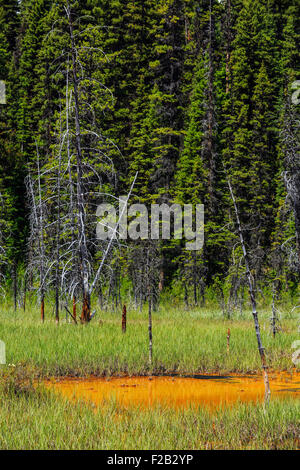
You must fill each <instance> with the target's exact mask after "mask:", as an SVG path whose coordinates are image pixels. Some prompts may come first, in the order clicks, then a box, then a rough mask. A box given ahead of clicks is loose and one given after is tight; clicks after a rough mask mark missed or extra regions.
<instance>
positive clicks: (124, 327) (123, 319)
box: [122, 305, 127, 333]
mask: <svg viewBox="0 0 300 470" xmlns="http://www.w3.org/2000/svg"><path fill="white" fill-rule="evenodd" d="M126 313H127V311H126V305H123V312H122V333H126Z"/></svg>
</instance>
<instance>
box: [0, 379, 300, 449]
mask: <svg viewBox="0 0 300 470" xmlns="http://www.w3.org/2000/svg"><path fill="white" fill-rule="evenodd" d="M0 392H1V395H0V396H1V399H0V400H1V406H0V430H1V432H0V448H1V449H50V450H51V449H114V450H116V449H118V450H132V449H137V450H139V449H141V450H145V449H159V450H161V449H172V450H191V449H193V450H194V449H198V450H201V449H297V448H299V426H300V403H299V401H291V400H287V401H285V402H282V401H276V400H275V401H272V402H271V403H270V405H269V407H268V409H267V411H265V410H264V407H263V406H262V405H261V404H238V405H236V406H234V407H229V408H226V409H224V408H219V409H218V410H216V411H215V412H214V413H211V412H210V411H209V410H208V409H206V408H204V407H191V408H188V409H185V410H174V409H168V408H162V407H159V406H155V407H153V408H151V409H143V410H140V409H139V408H135V407H130V408H126V409H124V408H122V407H120V406H119V405H118V404H117V403H116V402H115V401H114V400H111V401H109V402H107V403H106V404H105V406H103V407H101V408H96V407H93V406H92V405H89V404H87V403H84V402H83V401H82V402H80V401H77V402H74V403H73V402H69V401H67V400H66V399H65V398H63V397H60V396H57V395H56V394H52V393H50V392H48V391H45V390H43V389H40V390H31V389H30V388H29V387H27V388H26V387H24V386H23V389H22V387H20V386H19V387H18V386H16V385H14V386H12V384H10V387H5V384H3V383H2V384H1V385H0Z"/></svg>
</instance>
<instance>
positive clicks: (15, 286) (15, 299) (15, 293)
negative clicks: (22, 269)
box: [13, 261, 18, 311]
mask: <svg viewBox="0 0 300 470" xmlns="http://www.w3.org/2000/svg"><path fill="white" fill-rule="evenodd" d="M13 275H14V309H15V311H16V310H17V295H18V289H17V285H18V284H17V263H16V261H14V266H13Z"/></svg>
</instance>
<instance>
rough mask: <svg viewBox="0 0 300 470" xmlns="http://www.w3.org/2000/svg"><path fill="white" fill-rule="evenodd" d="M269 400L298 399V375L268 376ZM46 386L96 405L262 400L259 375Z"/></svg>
mask: <svg viewBox="0 0 300 470" xmlns="http://www.w3.org/2000/svg"><path fill="white" fill-rule="evenodd" d="M269 378H270V387H271V394H272V397H282V398H284V397H286V396H292V397H294V398H298V399H299V398H300V374H299V373H294V374H288V373H280V374H279V373H278V374H273V375H270V377H269ZM46 386H47V387H50V388H52V389H54V390H57V391H59V392H60V393H62V394H63V395H64V396H66V397H68V398H70V399H74V398H75V399H76V398H80V399H85V400H87V401H91V402H93V403H94V404H96V405H100V404H101V403H103V402H104V401H107V400H110V399H111V398H114V399H115V400H117V402H118V403H119V404H121V405H123V406H125V407H127V406H128V405H144V406H148V407H151V406H153V405H154V404H157V403H160V404H162V405H167V406H169V407H185V406H189V405H190V404H196V405H208V406H209V407H211V406H213V407H215V406H218V405H220V404H226V405H227V404H234V403H235V402H237V401H242V402H249V401H257V400H263V397H264V384H263V380H262V377H261V376H257V375H256V376H241V375H228V376H211V375H210V376H209V375H197V376H192V377H169V376H167V377H165V376H164V377H153V376H152V377H110V378H94V377H91V378H89V379H72V378H68V379H65V378H64V379H60V380H55V381H48V382H47V383H46Z"/></svg>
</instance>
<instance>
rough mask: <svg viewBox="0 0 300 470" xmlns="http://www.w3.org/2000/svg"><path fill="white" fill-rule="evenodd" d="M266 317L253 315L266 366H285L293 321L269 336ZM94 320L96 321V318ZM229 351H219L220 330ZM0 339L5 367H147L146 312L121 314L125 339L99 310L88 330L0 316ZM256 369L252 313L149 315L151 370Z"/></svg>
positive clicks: (29, 316)
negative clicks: (258, 325)
mask: <svg viewBox="0 0 300 470" xmlns="http://www.w3.org/2000/svg"><path fill="white" fill-rule="evenodd" d="M268 316H269V312H267V311H265V312H263V313H261V314H260V322H261V331H262V338H263V344H264V346H265V348H266V353H267V358H268V364H269V366H270V367H271V368H272V369H280V370H285V369H292V368H293V367H294V364H293V363H292V359H291V357H292V352H293V351H292V349H291V344H292V342H293V341H295V340H297V339H299V332H298V330H297V318H296V316H295V318H291V317H290V316H288V315H286V316H283V318H282V320H281V323H282V327H283V331H282V332H280V333H279V334H278V335H277V336H276V338H275V339H273V337H272V335H271V333H270V328H269V320H268ZM99 320H101V322H100V321H99ZM228 328H230V330H231V341H230V353H229V354H227V352H226V335H227V329H228ZM0 339H1V340H2V341H4V342H5V344H6V354H7V363H13V364H18V363H21V362H25V363H26V364H29V365H32V366H34V367H35V368H36V369H38V370H39V372H40V373H41V374H43V375H66V374H69V375H70V374H74V375H81V376H83V375H88V374H98V375H101V374H118V373H122V372H126V373H129V374H144V373H146V372H149V366H148V324H147V313H146V311H145V312H142V313H137V312H134V311H131V310H129V311H128V324H127V332H126V334H122V332H121V313H118V314H117V313H108V312H100V311H98V312H97V314H96V317H95V318H94V319H93V320H92V322H91V323H90V324H88V325H77V326H76V325H73V324H69V323H66V321H65V319H64V318H62V320H61V323H60V325H59V326H56V325H55V322H54V319H53V316H52V318H49V315H48V317H46V321H45V323H44V324H41V322H40V319H39V312H38V310H37V309H36V308H33V309H32V311H30V312H26V313H25V314H24V313H23V312H22V311H21V310H19V311H17V312H16V313H15V312H13V311H12V310H10V309H6V310H2V311H1V312H0ZM258 369H260V358H259V354H258V350H257V342H256V336H255V332H254V327H253V320H252V317H251V314H250V313H248V314H247V315H245V317H244V318H240V317H235V318H234V319H232V320H224V319H223V318H222V316H221V315H220V313H218V312H217V311H209V310H205V309H200V308H199V309H193V310H189V311H186V310H184V309H180V308H178V307H177V308H174V309H172V308H169V309H165V308H162V309H161V310H160V312H156V313H154V315H153V366H152V368H151V372H158V373H170V372H174V371H176V372H178V373H195V372H205V371H206V372H250V371H256V370H258Z"/></svg>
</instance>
